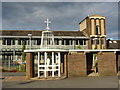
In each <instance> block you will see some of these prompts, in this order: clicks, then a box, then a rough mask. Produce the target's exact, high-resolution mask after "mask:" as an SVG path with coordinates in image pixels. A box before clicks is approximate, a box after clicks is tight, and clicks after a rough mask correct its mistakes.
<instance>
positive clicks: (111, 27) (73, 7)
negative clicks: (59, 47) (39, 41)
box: [2, 2, 118, 39]
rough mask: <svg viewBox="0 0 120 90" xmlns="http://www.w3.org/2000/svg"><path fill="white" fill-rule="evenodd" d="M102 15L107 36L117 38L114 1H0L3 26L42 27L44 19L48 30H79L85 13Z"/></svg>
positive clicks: (39, 28)
mask: <svg viewBox="0 0 120 90" xmlns="http://www.w3.org/2000/svg"><path fill="white" fill-rule="evenodd" d="M92 14H100V15H102V16H106V17H107V18H106V24H107V26H106V27H107V38H112V39H118V3H117V2H111V3H110V2H106V3H105V2H103V3H100V2H90V3H87V2H84V3H83V2H16V3H15V2H3V3H2V29H3V30H44V29H45V27H46V25H45V23H44V21H45V20H46V19H50V20H51V22H52V23H51V24H50V29H51V30H62V31H65V30H79V22H80V21H82V20H83V19H84V18H85V17H86V16H87V15H92Z"/></svg>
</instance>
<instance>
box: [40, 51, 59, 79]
mask: <svg viewBox="0 0 120 90" xmlns="http://www.w3.org/2000/svg"><path fill="white" fill-rule="evenodd" d="M60 61H61V55H60V52H38V77H60V63H61V62H60Z"/></svg>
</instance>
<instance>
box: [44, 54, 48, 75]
mask: <svg viewBox="0 0 120 90" xmlns="http://www.w3.org/2000/svg"><path fill="white" fill-rule="evenodd" d="M44 56H45V71H44V76H45V77H46V71H47V65H46V60H47V52H45V54H44Z"/></svg>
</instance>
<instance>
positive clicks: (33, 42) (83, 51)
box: [0, 14, 119, 78]
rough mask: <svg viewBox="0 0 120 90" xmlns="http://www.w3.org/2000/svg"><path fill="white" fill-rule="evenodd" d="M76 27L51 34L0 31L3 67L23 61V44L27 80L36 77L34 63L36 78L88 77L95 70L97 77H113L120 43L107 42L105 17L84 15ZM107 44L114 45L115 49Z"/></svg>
mask: <svg viewBox="0 0 120 90" xmlns="http://www.w3.org/2000/svg"><path fill="white" fill-rule="evenodd" d="M48 24H49V22H48ZM79 26H80V29H79V30H76V31H52V30H49V26H47V28H46V29H47V30H43V31H38V30H37V31H36V30H3V31H2V39H1V40H0V42H1V43H0V44H1V47H2V48H1V52H2V55H1V58H2V62H3V65H10V64H11V63H12V62H13V61H18V60H21V59H22V55H21V54H22V52H21V50H22V43H23V42H24V43H25V45H26V50H25V52H26V57H27V59H26V68H27V69H26V70H27V71H26V75H27V78H32V77H35V76H36V75H35V72H34V61H35V60H37V64H38V65H37V67H38V72H37V77H41V78H42V77H61V76H65V77H69V76H87V75H89V74H90V73H91V72H92V70H93V68H94V67H96V70H95V71H96V72H97V73H98V74H99V75H116V74H117V71H118V61H119V51H118V50H117V49H118V47H116V46H117V44H118V43H119V41H117V44H116V43H115V41H111V40H109V41H107V40H106V17H104V16H101V15H97V14H96V15H91V16H87V17H86V18H85V19H83V20H82V21H81V22H80V23H79ZM110 42H114V48H113V47H112V46H113V45H111V43H110ZM44 46H45V47H47V48H45V47H44ZM107 48H109V49H107ZM113 49H114V50H113ZM111 62H112V63H111ZM96 64H97V66H96Z"/></svg>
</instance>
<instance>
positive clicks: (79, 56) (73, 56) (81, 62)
mask: <svg viewBox="0 0 120 90" xmlns="http://www.w3.org/2000/svg"><path fill="white" fill-rule="evenodd" d="M86 75H87V71H86V55H85V54H84V53H83V52H81V53H69V55H68V76H69V77H74V76H86Z"/></svg>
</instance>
